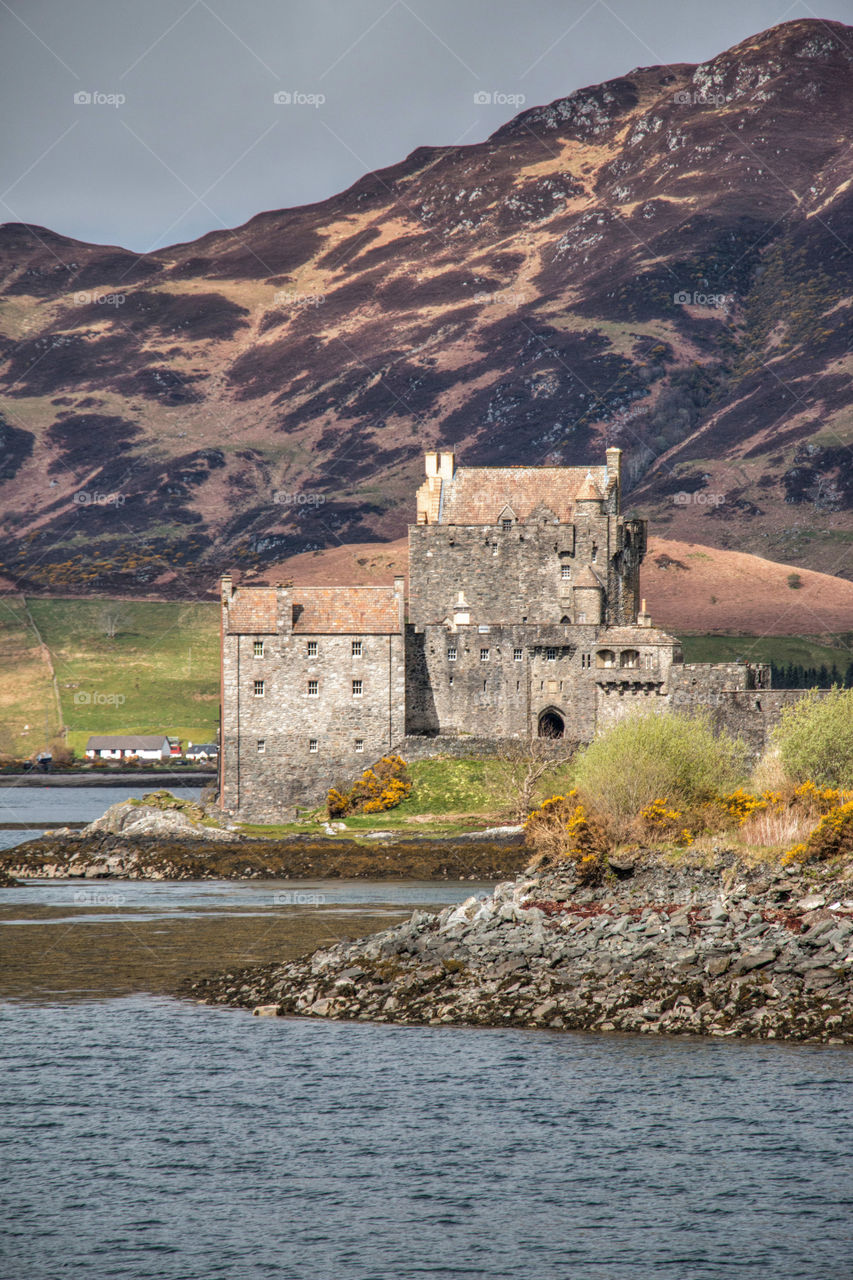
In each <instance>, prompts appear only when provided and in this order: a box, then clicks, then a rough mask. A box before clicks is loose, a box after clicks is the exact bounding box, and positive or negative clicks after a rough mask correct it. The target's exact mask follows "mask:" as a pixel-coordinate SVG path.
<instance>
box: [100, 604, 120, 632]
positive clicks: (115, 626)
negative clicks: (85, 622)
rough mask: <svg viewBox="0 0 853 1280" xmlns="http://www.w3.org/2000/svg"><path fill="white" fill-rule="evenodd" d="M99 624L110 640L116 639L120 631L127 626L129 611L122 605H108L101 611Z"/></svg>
mask: <svg viewBox="0 0 853 1280" xmlns="http://www.w3.org/2000/svg"><path fill="white" fill-rule="evenodd" d="M98 625H99V626H100V628H101V631H102V632H103V633H104V635H105V636H106V637H107V639H108V640H115V638H116V636H117V635H118V633H119V632H120V631H123V630H124V629H125V627H126V626H127V613H126V612H125V610H124V609H122V608H121V606H120V605H117V604H110V605H107V606H106V607H105V608H104V609H103V610H102V611H101V615H100V617H99V618H98Z"/></svg>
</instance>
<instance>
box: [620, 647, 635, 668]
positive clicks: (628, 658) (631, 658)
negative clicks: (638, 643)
mask: <svg viewBox="0 0 853 1280" xmlns="http://www.w3.org/2000/svg"><path fill="white" fill-rule="evenodd" d="M619 664H620V666H623V667H638V666H639V665H640V654H639V651H638V650H637V649H623V650H622V653H621V654H620V657H619Z"/></svg>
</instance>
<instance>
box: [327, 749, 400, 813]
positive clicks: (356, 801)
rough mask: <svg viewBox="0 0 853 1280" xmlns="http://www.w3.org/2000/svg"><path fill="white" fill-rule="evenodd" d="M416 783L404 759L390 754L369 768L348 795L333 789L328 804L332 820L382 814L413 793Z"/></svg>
mask: <svg viewBox="0 0 853 1280" xmlns="http://www.w3.org/2000/svg"><path fill="white" fill-rule="evenodd" d="M411 790H412V780H411V778H410V777H409V770H408V765H407V764H406V762H405V760H404V759H403V758H402V756H398V755H388V756H383V757H382V759H381V760H380V761H379V762H378V763H377V764H376V765H374V767H373V768H372V769H365V771H364V773H363V774H362V775H361V777H360V778H359V779H358V780H357V781H356V782H355V783H353V785H352V787H351V788H350V790H349V791H348V792H343V791H340V790H339V789H338V788H337V787H332V789H331V791H330V792H329V795H328V799H327V801H326V805H327V809H328V813H329V817H330V818H343V817H346V815H347V814H350V813H381V812H382V811H383V810H385V809H393V808H394V807H395V806H396V805H398V804H399V803H400V802H401V801H402V800H405V799H406V797H407V796H408V795H409V794H410V793H411Z"/></svg>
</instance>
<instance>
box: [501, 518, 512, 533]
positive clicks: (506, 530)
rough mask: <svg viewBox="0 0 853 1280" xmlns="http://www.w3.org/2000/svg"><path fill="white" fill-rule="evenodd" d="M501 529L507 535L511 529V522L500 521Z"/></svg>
mask: <svg viewBox="0 0 853 1280" xmlns="http://www.w3.org/2000/svg"><path fill="white" fill-rule="evenodd" d="M501 528H502V529H503V531H504V533H509V531H510V529H511V528H512V521H511V520H501Z"/></svg>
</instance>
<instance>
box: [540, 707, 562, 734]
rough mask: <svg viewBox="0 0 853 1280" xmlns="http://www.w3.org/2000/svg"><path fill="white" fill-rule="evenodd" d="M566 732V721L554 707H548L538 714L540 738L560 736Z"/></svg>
mask: <svg viewBox="0 0 853 1280" xmlns="http://www.w3.org/2000/svg"><path fill="white" fill-rule="evenodd" d="M565 732H566V722H565V721H564V719H563V717H562V716H561V715H560V713H559V711H557V710H556V709H555V708H554V707H548V708H547V710H545V711H543V712H542V714H541V715H540V716H539V737H540V738H562V736H563V734H564V733H565Z"/></svg>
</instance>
